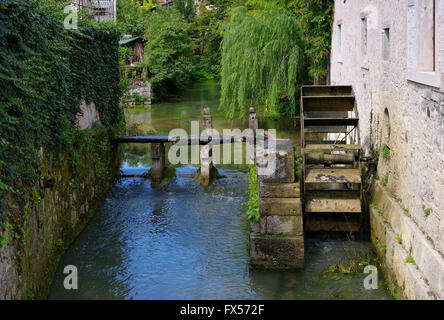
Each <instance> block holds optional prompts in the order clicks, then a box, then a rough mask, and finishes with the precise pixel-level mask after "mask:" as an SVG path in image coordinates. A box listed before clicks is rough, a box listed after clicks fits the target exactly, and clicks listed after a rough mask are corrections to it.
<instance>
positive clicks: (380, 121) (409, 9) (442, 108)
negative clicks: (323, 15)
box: [331, 0, 444, 299]
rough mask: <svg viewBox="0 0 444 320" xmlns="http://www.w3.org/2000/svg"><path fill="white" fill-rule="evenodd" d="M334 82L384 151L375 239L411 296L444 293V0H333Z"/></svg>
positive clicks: (375, 146)
mask: <svg viewBox="0 0 444 320" xmlns="http://www.w3.org/2000/svg"><path fill="white" fill-rule="evenodd" d="M333 30H334V31H333V38H332V56H331V84H332V85H352V86H353V89H354V93H355V96H356V103H357V107H358V111H359V118H360V120H361V126H360V129H361V132H360V134H361V141H362V147H363V149H364V150H365V151H367V153H368V154H371V153H372V154H375V152H372V150H373V151H376V152H379V153H380V156H379V164H378V176H379V181H378V180H377V181H376V189H375V193H374V195H373V199H372V202H373V203H372V206H371V208H370V223H371V236H372V242H373V243H374V245H375V247H376V248H379V250H378V251H379V254H380V256H381V260H382V262H383V264H384V267H385V269H386V270H387V275H388V277H389V278H390V279H391V280H392V282H393V283H395V284H396V285H397V287H398V288H400V290H401V292H402V293H403V294H404V296H405V297H407V298H409V299H444V211H443V208H444V195H443V190H444V1H442V0H403V1H399V0H336V1H335V16H334V29H333Z"/></svg>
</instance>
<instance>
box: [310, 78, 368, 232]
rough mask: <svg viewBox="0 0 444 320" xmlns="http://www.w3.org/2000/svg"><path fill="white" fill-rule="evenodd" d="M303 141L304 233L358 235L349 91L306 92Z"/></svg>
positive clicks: (357, 171) (354, 119) (356, 156)
mask: <svg viewBox="0 0 444 320" xmlns="http://www.w3.org/2000/svg"><path fill="white" fill-rule="evenodd" d="M301 140H302V141H301V146H302V149H301V155H302V161H303V170H302V174H303V177H302V181H303V184H302V187H303V199H304V201H303V202H304V228H305V230H306V231H349V232H356V231H359V228H360V216H361V212H362V174H361V163H360V156H361V146H360V141H359V140H360V139H359V117H358V110H357V107H356V102H355V96H354V93H353V89H352V87H351V86H304V87H302V89H301Z"/></svg>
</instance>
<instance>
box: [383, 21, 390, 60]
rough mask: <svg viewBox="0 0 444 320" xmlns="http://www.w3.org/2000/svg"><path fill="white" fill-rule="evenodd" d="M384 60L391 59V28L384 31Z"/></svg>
mask: <svg viewBox="0 0 444 320" xmlns="http://www.w3.org/2000/svg"><path fill="white" fill-rule="evenodd" d="M382 60H384V61H390V28H385V29H384V30H383V31H382Z"/></svg>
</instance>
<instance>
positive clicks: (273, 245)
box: [250, 234, 305, 269]
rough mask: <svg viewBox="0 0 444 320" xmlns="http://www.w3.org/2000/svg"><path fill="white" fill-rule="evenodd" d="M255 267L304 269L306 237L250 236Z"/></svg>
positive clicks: (252, 260)
mask: <svg viewBox="0 0 444 320" xmlns="http://www.w3.org/2000/svg"><path fill="white" fill-rule="evenodd" d="M250 257H251V265H252V266H253V267H260V268H266V269H268V268H271V269H300V268H303V267H304V263H305V258H304V236H303V235H301V236H285V235H282V236H270V235H257V234H251V235H250Z"/></svg>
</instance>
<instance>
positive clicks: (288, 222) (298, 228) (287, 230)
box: [266, 215, 304, 236]
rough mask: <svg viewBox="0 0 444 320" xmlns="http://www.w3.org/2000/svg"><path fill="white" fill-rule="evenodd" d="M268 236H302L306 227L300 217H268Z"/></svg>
mask: <svg viewBox="0 0 444 320" xmlns="http://www.w3.org/2000/svg"><path fill="white" fill-rule="evenodd" d="M266 219H267V224H266V230H267V234H286V235H294V236H302V235H303V234H304V227H303V223H302V215H300V216H268V217H266Z"/></svg>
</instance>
